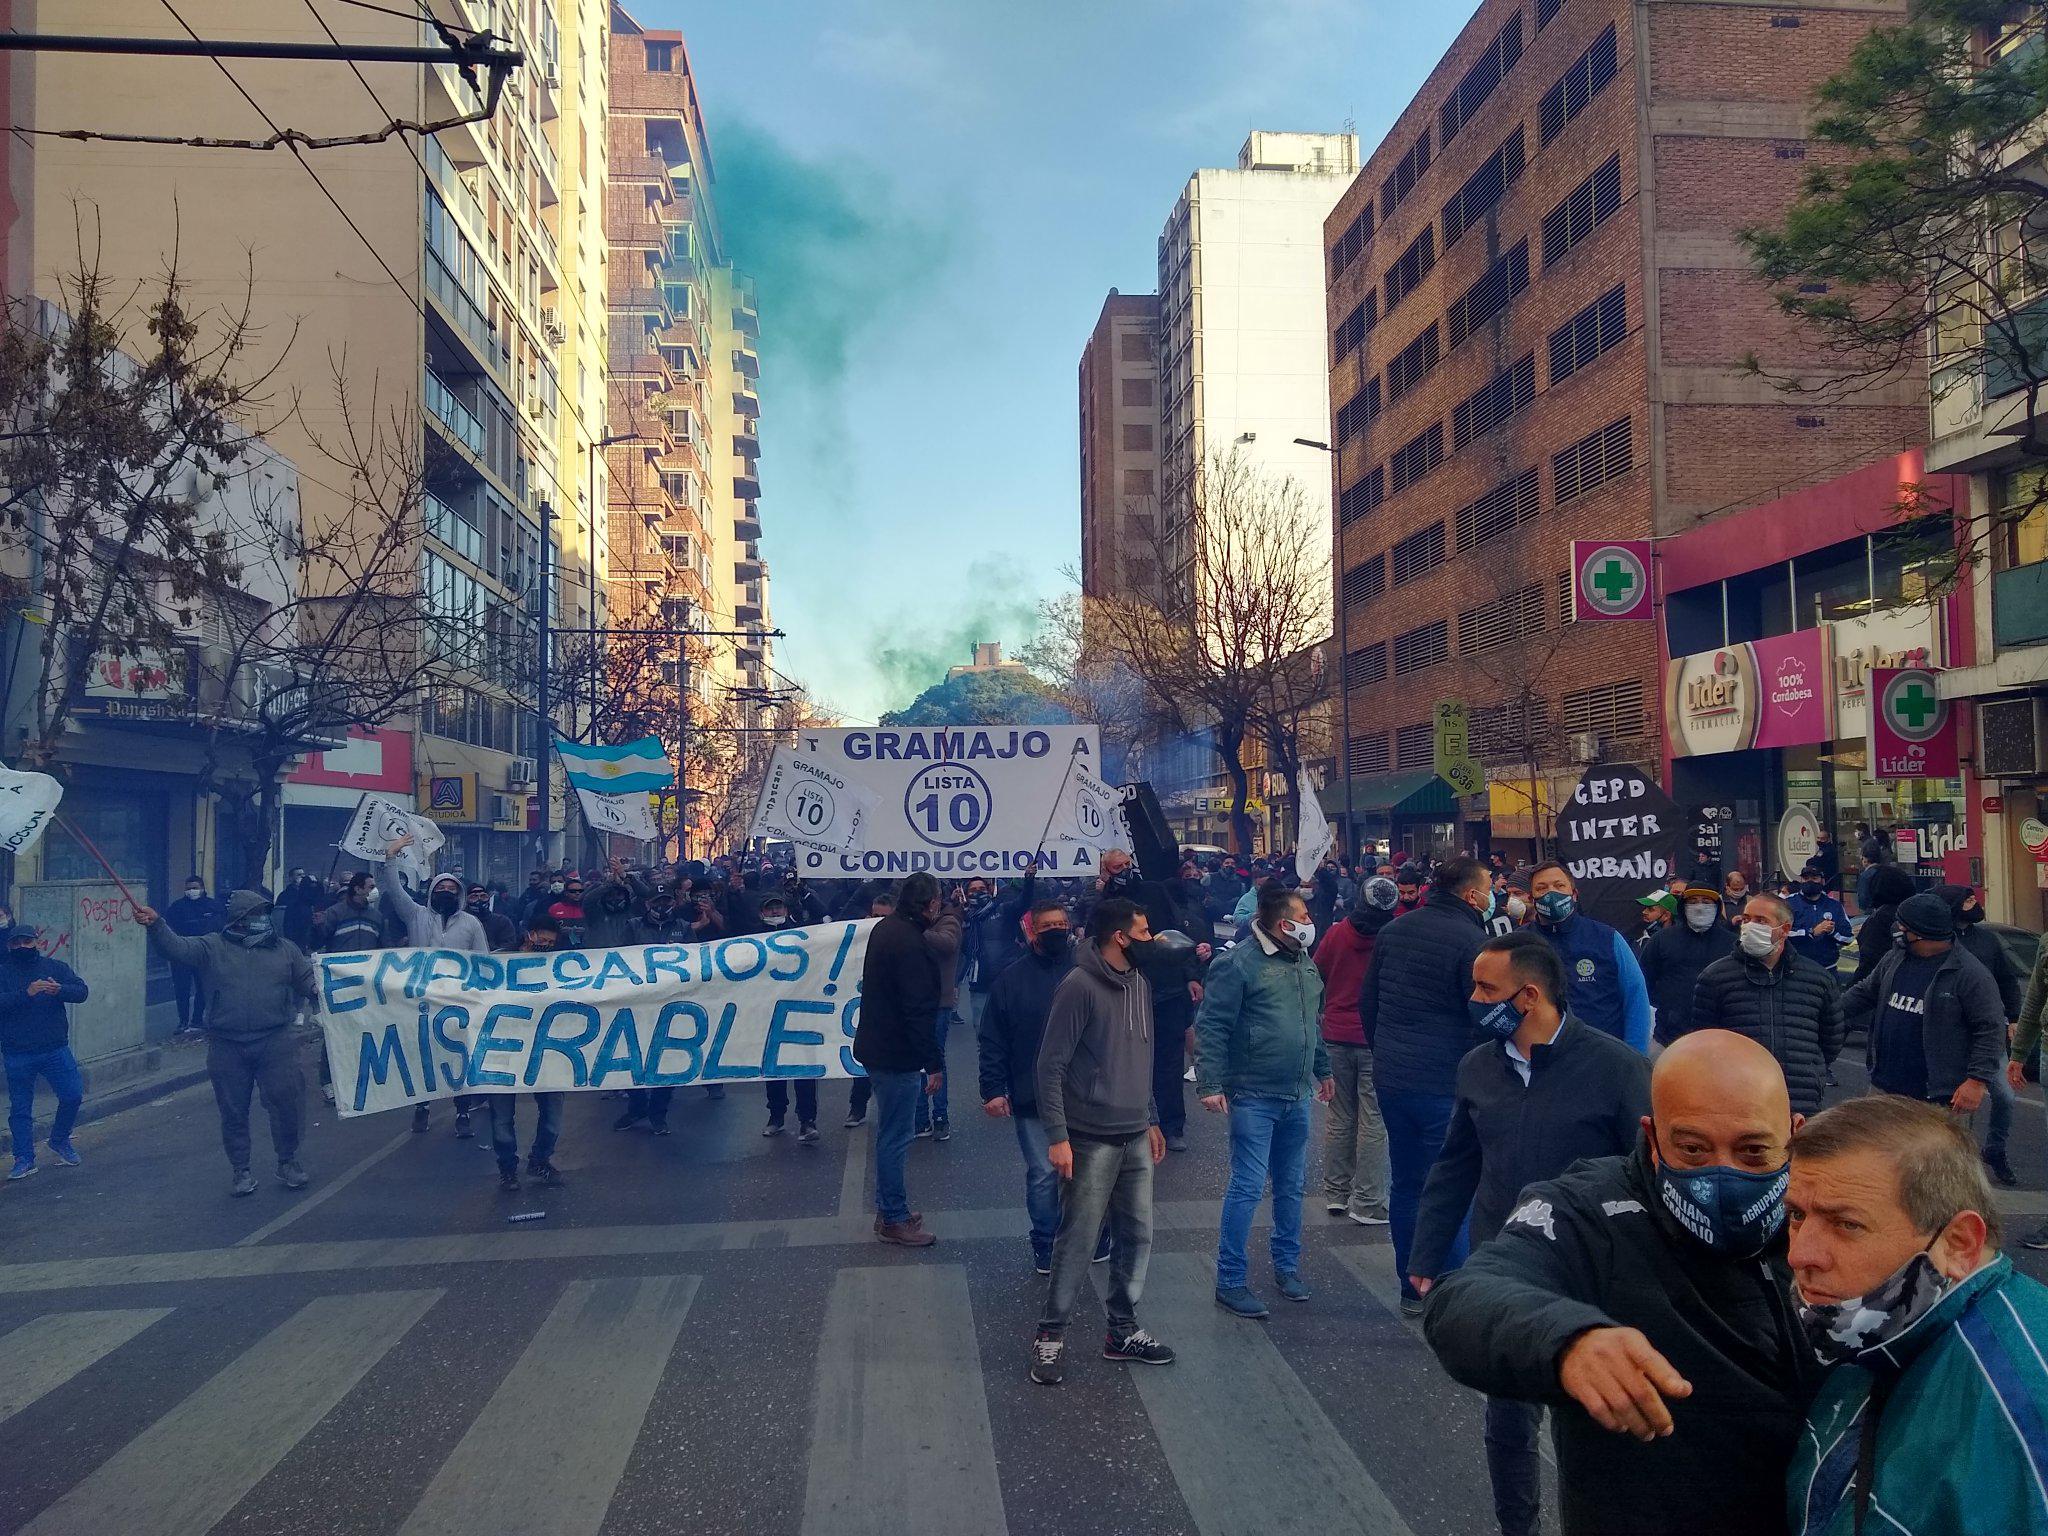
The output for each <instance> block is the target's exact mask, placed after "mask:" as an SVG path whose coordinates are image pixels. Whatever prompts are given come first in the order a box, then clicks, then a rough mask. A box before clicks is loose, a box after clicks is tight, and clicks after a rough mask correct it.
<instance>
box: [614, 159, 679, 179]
mask: <svg viewBox="0 0 2048 1536" xmlns="http://www.w3.org/2000/svg"><path fill="white" fill-rule="evenodd" d="M605 167H606V169H607V171H609V172H610V175H609V177H608V179H609V180H610V181H611V182H612V183H613V185H617V184H618V183H620V182H626V181H661V182H665V181H667V180H668V167H667V166H666V165H664V164H663V163H662V162H661V161H660V160H657V159H656V158H655V157H654V156H653V155H613V156H612V157H611V158H610V159H609V160H607V161H606V162H605Z"/></svg>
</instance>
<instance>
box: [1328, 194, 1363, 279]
mask: <svg viewBox="0 0 2048 1536" xmlns="http://www.w3.org/2000/svg"><path fill="white" fill-rule="evenodd" d="M1371 239H1372V199H1371V198H1367V199H1366V201H1365V206H1364V207H1363V208H1361V209H1359V210H1358V217H1357V218H1355V219H1353V220H1352V221H1351V222H1350V223H1349V224H1347V225H1345V226H1344V233H1343V234H1341V235H1339V236H1338V237H1337V243H1336V244H1335V245H1333V246H1331V247H1330V280H1331V281H1332V282H1335V281H1336V280H1337V279H1338V278H1340V277H1342V276H1343V275H1344V274H1345V273H1346V272H1347V271H1349V270H1350V268H1351V264H1352V263H1353V262H1354V261H1356V260H1358V258H1359V257H1361V256H1363V255H1364V254H1365V247H1366V242H1368V241H1369V240H1371Z"/></svg>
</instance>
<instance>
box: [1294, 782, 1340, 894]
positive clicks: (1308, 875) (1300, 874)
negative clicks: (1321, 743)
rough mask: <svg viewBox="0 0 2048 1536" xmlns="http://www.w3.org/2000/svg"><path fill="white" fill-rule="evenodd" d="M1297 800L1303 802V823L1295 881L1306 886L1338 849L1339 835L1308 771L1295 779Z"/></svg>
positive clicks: (1298, 832) (1296, 850)
mask: <svg viewBox="0 0 2048 1536" xmlns="http://www.w3.org/2000/svg"><path fill="white" fill-rule="evenodd" d="M1294 794H1295V798H1296V799H1297V800H1299V801H1300V802H1301V821H1300V823H1299V825H1298V826H1297V828H1296V832H1295V838H1294V877H1295V879H1297V880H1299V881H1300V882H1301V883H1302V884H1303V885H1307V884H1308V883H1309V881H1311V880H1313V879H1315V877H1316V870H1317V869H1318V868H1319V867H1320V866H1321V865H1322V862H1323V855H1325V854H1326V853H1328V852H1329V851H1330V850H1331V849H1332V848H1334V847H1336V846H1337V834H1336V833H1335V832H1332V831H1331V830H1330V819H1329V818H1328V817H1327V816H1325V815H1324V814H1323V802H1322V801H1321V800H1319V799H1317V798H1316V786H1315V784H1314V782H1313V781H1312V780H1311V779H1310V778H1309V776H1308V770H1307V769H1306V768H1303V769H1300V770H1298V771H1297V772H1296V773H1295V776H1294Z"/></svg>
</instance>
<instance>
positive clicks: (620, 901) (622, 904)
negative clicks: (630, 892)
mask: <svg viewBox="0 0 2048 1536" xmlns="http://www.w3.org/2000/svg"><path fill="white" fill-rule="evenodd" d="M604 909H605V910H606V911H607V912H623V911H625V910H626V898H625V897H623V896H607V897H605V899H604Z"/></svg>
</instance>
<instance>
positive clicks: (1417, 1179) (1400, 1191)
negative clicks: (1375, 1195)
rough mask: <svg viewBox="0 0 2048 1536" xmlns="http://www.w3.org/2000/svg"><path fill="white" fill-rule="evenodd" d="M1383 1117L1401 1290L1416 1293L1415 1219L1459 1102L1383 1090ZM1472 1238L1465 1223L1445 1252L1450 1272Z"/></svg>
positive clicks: (1443, 1096)
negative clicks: (1412, 1271) (1412, 1259)
mask: <svg viewBox="0 0 2048 1536" xmlns="http://www.w3.org/2000/svg"><path fill="white" fill-rule="evenodd" d="M1378 1094H1379V1101H1380V1119H1381V1120H1382V1121H1383V1122H1384V1123H1385V1125H1386V1127H1387V1169H1388V1172H1389V1174H1390V1175H1391V1177H1390V1179H1389V1183H1390V1184H1391V1186H1392V1188H1391V1191H1390V1193H1389V1198H1388V1200H1387V1217H1388V1222H1389V1225H1390V1226H1391V1227H1392V1229H1393V1237H1394V1270H1395V1273H1396V1274H1398V1275H1399V1276H1400V1279H1401V1294H1402V1295H1403V1296H1407V1297H1413V1296H1414V1295H1415V1289H1414V1287H1413V1286H1411V1285H1409V1283H1408V1249H1409V1246H1410V1245H1411V1244H1412V1243H1413V1242H1414V1241H1415V1217H1416V1213H1417V1211H1418V1209H1419V1208H1420V1207H1421V1204H1422V1186H1423V1185H1424V1184H1425V1183H1427V1182H1428V1181H1429V1170H1430V1166H1431V1165H1432V1164H1433V1163H1435V1162H1436V1160H1437V1157H1438V1155H1439V1154H1440V1153H1442V1151H1443V1149H1444V1137H1445V1135H1446V1134H1448V1133H1449V1131H1450V1128H1451V1110H1452V1107H1453V1106H1454V1105H1455V1103H1456V1102H1457V1101H1456V1100H1455V1099H1453V1098H1452V1097H1451V1095H1450V1094H1448V1093H1402V1092H1399V1091H1396V1090H1389V1089H1386V1088H1381V1089H1380V1090H1379V1091H1378ZM1470 1247H1471V1241H1470V1235H1469V1232H1468V1224H1466V1223H1460V1224H1459V1227H1458V1237H1457V1240H1456V1241H1455V1242H1453V1243H1452V1244H1451V1247H1450V1251H1449V1252H1448V1253H1446V1254H1445V1255H1444V1263H1443V1270H1444V1273H1445V1274H1449V1273H1450V1272H1451V1271H1452V1270H1454V1269H1456V1268H1457V1267H1458V1266H1459V1265H1460V1264H1463V1263H1464V1262H1465V1256H1466V1254H1467V1253H1468V1252H1469V1251H1470Z"/></svg>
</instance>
